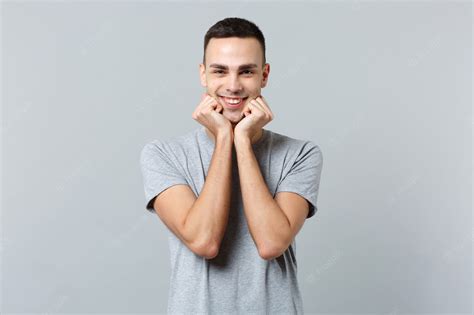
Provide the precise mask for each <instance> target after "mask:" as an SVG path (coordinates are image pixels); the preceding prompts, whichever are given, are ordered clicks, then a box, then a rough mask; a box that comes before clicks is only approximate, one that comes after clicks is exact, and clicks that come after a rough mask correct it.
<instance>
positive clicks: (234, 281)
mask: <svg viewBox="0 0 474 315" xmlns="http://www.w3.org/2000/svg"><path fill="white" fill-rule="evenodd" d="M214 147H215V144H214V140H213V139H211V138H209V136H208V135H207V134H206V129H205V127H204V126H199V127H198V128H196V129H194V130H192V131H190V132H187V133H186V134H184V135H181V136H176V137H174V138H171V139H166V140H154V141H151V142H149V143H147V144H146V145H145V146H144V148H143V150H142V151H141V155H140V163H141V170H142V174H143V179H144V189H145V197H146V209H148V210H149V211H152V212H154V211H155V210H154V209H153V202H154V198H155V197H156V196H157V195H158V194H160V193H161V192H162V191H164V190H165V189H167V188H169V187H171V186H173V185H177V184H186V185H189V187H190V188H191V189H192V191H193V192H194V193H195V194H196V196H199V194H200V192H201V189H202V188H203V185H204V182H205V179H206V176H207V174H208V169H209V166H210V162H211V158H212V155H213V152H214ZM252 147H253V150H254V153H255V156H256V158H257V161H258V163H259V166H260V171H261V173H262V176H263V178H264V179H265V182H266V184H267V187H268V188H269V191H270V192H271V194H272V196H273V197H275V195H276V193H277V192H280V191H290V192H294V193H297V194H299V195H301V196H303V197H304V198H306V200H307V201H308V204H309V213H308V216H307V218H310V217H312V216H313V215H314V214H315V212H316V211H317V206H316V202H317V197H318V191H319V182H320V177H321V170H322V164H323V156H322V152H321V149H320V148H319V146H318V145H316V144H315V143H314V142H312V141H308V140H299V139H294V138H291V137H288V136H285V135H282V134H279V133H276V132H273V131H271V130H268V129H263V134H262V137H261V138H260V139H259V140H258V141H257V142H256V143H254V144H252ZM232 151H233V152H232V155H233V156H232V164H233V165H232V195H231V206H230V208H229V221H228V224H227V227H226V232H225V235H224V238H223V240H222V243H221V246H220V248H219V254H218V255H217V256H216V257H215V258H213V259H205V258H203V257H201V256H199V255H197V254H195V253H193V252H192V251H191V250H189V249H188V248H187V247H186V246H185V245H184V244H183V243H182V242H181V240H180V239H179V238H177V237H176V236H175V235H174V234H173V233H172V232H171V231H170V230H169V229H167V231H168V236H169V250H170V259H171V261H170V262H171V268H172V269H171V277H170V291H169V296H168V313H169V314H267V313H270V314H280V313H281V314H302V313H303V302H302V298H301V294H300V290H299V287H298V280H297V262H296V243H295V240H293V242H292V244H291V245H290V246H289V248H288V249H287V250H286V251H285V252H284V254H283V255H281V256H279V257H277V258H275V259H271V260H268V261H267V260H264V259H263V258H261V257H260V256H259V254H258V251H257V248H256V246H255V243H254V242H253V239H252V237H251V235H250V232H249V229H248V226H247V221H246V218H245V214H244V209H243V203H242V195H241V190H240V183H239V173H238V168H237V159H236V152H235V147H233V150H232Z"/></svg>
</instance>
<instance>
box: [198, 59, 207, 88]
mask: <svg viewBox="0 0 474 315" xmlns="http://www.w3.org/2000/svg"><path fill="white" fill-rule="evenodd" d="M199 78H200V80H201V85H202V86H203V87H207V79H206V66H205V65H204V64H202V63H201V64H199Z"/></svg>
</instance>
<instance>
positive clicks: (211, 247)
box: [193, 244, 219, 259]
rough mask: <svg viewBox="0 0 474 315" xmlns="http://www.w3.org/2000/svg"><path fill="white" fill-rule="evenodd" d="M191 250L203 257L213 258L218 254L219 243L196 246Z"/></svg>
mask: <svg viewBox="0 0 474 315" xmlns="http://www.w3.org/2000/svg"><path fill="white" fill-rule="evenodd" d="M193 252H194V253H195V254H196V255H199V256H201V257H203V258H205V259H213V258H215V257H216V256H217V255H218V254H219V245H217V244H205V245H201V246H198V247H196V248H195V249H194V250H193Z"/></svg>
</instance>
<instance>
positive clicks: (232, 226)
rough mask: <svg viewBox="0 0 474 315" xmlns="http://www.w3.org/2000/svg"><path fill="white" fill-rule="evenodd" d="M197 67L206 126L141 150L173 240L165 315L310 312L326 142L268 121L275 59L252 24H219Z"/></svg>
mask: <svg viewBox="0 0 474 315" xmlns="http://www.w3.org/2000/svg"><path fill="white" fill-rule="evenodd" d="M199 70H200V80H201V85H202V86H203V87H204V88H205V89H206V91H205V92H204V93H203V95H202V96H201V100H200V102H199V104H198V105H197V106H196V108H195V110H194V112H193V113H192V118H193V119H194V120H196V121H197V122H198V123H199V124H200V127H198V128H196V129H194V130H192V131H191V132H188V133H186V134H184V135H181V136H177V137H174V138H172V139H161V140H154V141H151V142H149V143H147V144H146V145H145V147H144V148H143V150H142V151H141V155H140V163H141V169H142V174H143V179H144V187H145V197H146V208H147V209H148V210H150V211H151V212H155V213H156V214H157V215H158V217H159V218H160V219H161V221H162V222H163V223H164V224H165V225H166V227H167V231H168V236H169V246H170V255H171V257H170V258H171V267H172V270H171V279H170V292H169V295H168V313H169V314H268V313H270V314H274V313H278V314H302V313H303V301H302V298H301V294H300V290H299V285H298V278H297V262H296V243H295V237H296V235H297V233H298V232H299V231H300V230H301V228H302V226H303V223H304V222H305V220H306V219H307V218H310V217H312V216H313V215H314V214H315V212H316V211H317V207H316V202H317V197H318V192H319V182H320V177H321V170H322V164H323V157H322V153H321V149H320V148H319V146H318V145H316V144H315V143H314V142H313V141H311V140H301V139H295V138H292V137H289V136H285V135H283V134H279V133H277V132H273V131H271V130H269V129H265V128H263V127H264V126H266V125H267V124H268V123H269V122H270V121H272V120H273V118H274V115H273V112H272V110H271V109H270V106H269V104H268V102H267V100H266V99H265V98H264V97H263V96H262V93H261V90H262V88H264V87H265V86H266V85H267V82H268V77H269V73H270V65H269V64H268V63H266V58H265V39H264V36H263V34H262V32H261V31H260V29H259V28H258V27H257V26H256V25H255V24H254V23H252V22H250V21H248V20H246V19H242V18H226V19H224V20H221V21H219V22H217V23H216V24H214V25H213V26H212V27H211V28H210V29H209V30H208V31H207V33H206V35H205V37H204V55H203V62H202V64H200V65H199Z"/></svg>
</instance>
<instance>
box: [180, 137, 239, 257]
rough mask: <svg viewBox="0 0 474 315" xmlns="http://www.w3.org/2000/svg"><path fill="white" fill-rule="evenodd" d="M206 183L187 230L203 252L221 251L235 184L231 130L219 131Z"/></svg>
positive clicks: (190, 214)
mask: <svg viewBox="0 0 474 315" xmlns="http://www.w3.org/2000/svg"><path fill="white" fill-rule="evenodd" d="M215 143H216V145H215V148H214V153H213V155H212V158H211V163H210V166H209V170H208V175H207V177H206V180H205V183H204V186H203V188H202V191H201V193H200V195H199V197H198V198H197V199H196V201H195V202H194V204H193V206H192V207H191V209H190V211H189V213H188V215H187V217H186V220H185V222H184V229H185V231H186V234H187V235H188V237H190V239H194V240H196V242H197V243H198V245H197V246H198V247H201V248H203V252H207V250H206V249H208V250H209V251H211V252H217V251H218V249H219V247H220V244H221V241H222V238H223V237H224V233H225V229H226V226H227V221H228V217H229V207H230V198H231V183H232V146H233V139H232V135H231V134H229V133H223V134H219V135H218V136H217V139H216V141H215Z"/></svg>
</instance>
